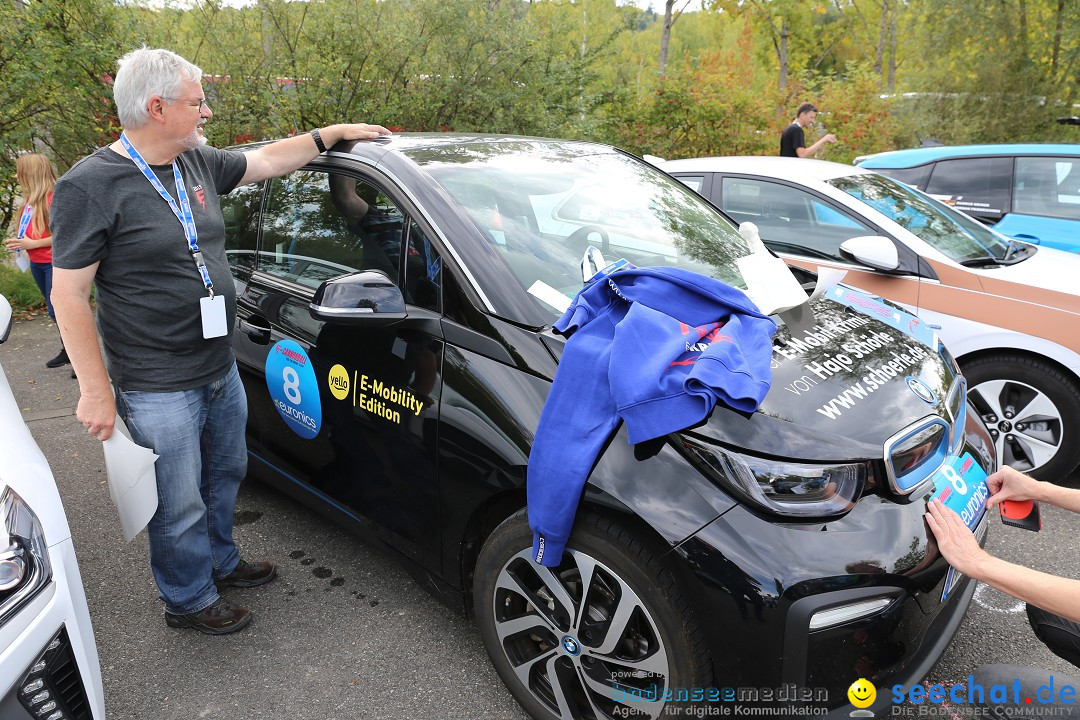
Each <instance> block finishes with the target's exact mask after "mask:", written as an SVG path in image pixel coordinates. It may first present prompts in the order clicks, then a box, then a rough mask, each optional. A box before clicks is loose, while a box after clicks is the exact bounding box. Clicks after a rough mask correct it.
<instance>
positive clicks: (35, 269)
mask: <svg viewBox="0 0 1080 720" xmlns="http://www.w3.org/2000/svg"><path fill="white" fill-rule="evenodd" d="M30 274H31V275H33V276H34V282H35V283H37V286H38V290H40V291H41V294H42V295H44V296H45V307H46V309H48V311H49V317H51V318H52V321H53V322H56V314H55V313H53V309H52V263H39V262H34V261H33V260H31V261H30Z"/></svg>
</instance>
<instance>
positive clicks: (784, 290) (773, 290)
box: [735, 222, 807, 315]
mask: <svg viewBox="0 0 1080 720" xmlns="http://www.w3.org/2000/svg"><path fill="white" fill-rule="evenodd" d="M739 234H740V235H742V237H743V239H744V240H745V241H746V244H747V245H748V246H749V247H750V254H749V255H747V256H746V257H741V258H738V259H737V260H736V261H735V263H736V264H737V265H738V266H739V272H740V273H741V274H742V276H743V280H745V281H746V294H747V295H748V296H749V297H750V299H751V300H753V301H754V304H755V305H757V306H758V309H759V310H761V312H763V313H764V314H766V315H772V314H773V313H778V312H782V311H784V310H787V309H789V308H793V307H795V306H796V305H801V304H803V303H804V302H806V301H807V295H806V291H805V290H803V289H802V285H800V284H799V281H798V280H796V279H795V276H794V275H792V274H791V270H790V269H789V268H788V266H787V264H785V263H784V261H783V260H781V259H780V258H778V257H774V256H773V255H772V253H770V252H769V251H768V249H766V247H765V243H763V242H761V236H760V235H758V229H757V225H755V224H754V223H752V222H744V223H743V224H742V225H740V226H739Z"/></svg>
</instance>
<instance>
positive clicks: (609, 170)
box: [408, 141, 749, 317]
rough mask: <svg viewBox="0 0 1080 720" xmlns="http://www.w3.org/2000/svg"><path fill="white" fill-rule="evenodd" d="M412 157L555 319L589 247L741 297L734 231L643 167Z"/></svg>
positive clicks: (740, 245) (547, 158) (569, 153)
mask: <svg viewBox="0 0 1080 720" xmlns="http://www.w3.org/2000/svg"><path fill="white" fill-rule="evenodd" d="M408 154H409V156H410V157H412V158H413V160H415V161H416V162H418V163H419V164H420V165H422V166H423V168H424V170H426V171H427V172H428V173H429V174H430V175H431V176H432V177H433V178H434V179H435V181H436V182H438V183H439V185H441V186H442V187H443V188H444V189H445V190H446V191H447V193H449V194H450V195H451V196H452V197H453V198H454V200H455V201H457V202H458V204H460V205H461V206H462V207H463V208H464V209H465V211H466V212H467V213H468V215H469V216H470V217H471V218H472V220H473V222H474V223H475V225H476V226H477V228H479V230H480V231H481V233H482V234H483V236H484V238H485V239H486V240H487V241H488V242H489V243H491V245H492V246H493V247H494V248H495V250H496V251H497V253H498V254H499V255H500V257H502V259H503V261H504V262H505V263H506V265H507V267H509V268H510V270H511V272H512V273H513V274H514V275H515V276H516V277H517V279H518V281H520V282H521V285H522V286H523V287H524V288H525V289H526V290H527V291H528V292H529V294H530V295H531V296H532V297H533V298H535V299H536V301H537V303H538V304H539V306H540V307H543V308H544V309H545V310H546V311H548V312H549V313H551V314H552V315H553V316H555V317H557V316H558V315H560V314H561V313H562V311H563V310H564V309H565V307H566V305H568V304H569V302H570V300H571V299H572V298H573V297H574V296H575V295H576V294H577V292H578V291H579V290H580V289H581V287H582V285H583V282H582V279H581V261H582V257H583V255H584V254H585V251H586V249H587V248H588V247H589V246H590V245H591V246H593V247H595V248H597V249H598V250H600V251H601V252H602V253H603V256H604V260H605V261H607V262H608V263H610V262H614V261H615V260H618V259H620V258H625V259H626V260H628V261H630V262H631V263H633V264H634V265H637V266H639V267H643V266H650V265H674V266H678V267H682V268H686V269H688V270H691V271H693V272H697V273H701V274H705V275H710V276H712V277H714V278H716V279H718V280H721V281H723V282H726V283H728V284H730V285H734V286H736V287H739V288H742V289H745V287H746V285H745V283H744V282H743V279H742V277H741V276H740V275H739V272H738V268H737V267H736V266H735V262H734V261H735V259H736V258H739V257H742V256H744V255H748V254H749V250H748V249H747V246H746V243H745V242H744V241H743V239H742V238H741V237H740V236H739V234H738V232H737V231H736V230H735V228H734V227H732V225H731V224H730V223H729V222H727V221H726V220H725V219H724V218H723V217H722V216H721V215H720V214H719V213H717V212H716V210H715V209H713V208H712V207H711V206H709V205H708V204H707V203H706V202H704V201H703V200H702V199H701V198H700V197H698V196H697V195H695V194H694V193H693V192H691V191H690V190H688V189H687V188H686V187H684V186H683V185H682V184H681V183H679V182H677V181H675V180H673V179H671V178H669V177H668V176H666V175H664V174H663V173H661V172H659V171H657V170H656V169H655V168H653V167H652V166H650V165H647V164H646V163H644V162H641V161H639V160H635V159H634V158H631V157H628V156H626V155H623V154H622V153H618V152H615V151H613V150H611V149H610V148H606V147H603V146H598V145H590V144H584V143H559V142H553V141H517V142H499V143H483V144H481V143H475V144H468V143H467V144H462V145H456V146H444V147H427V148H422V149H417V150H412V151H410V152H409V153H408Z"/></svg>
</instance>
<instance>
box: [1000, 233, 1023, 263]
mask: <svg viewBox="0 0 1080 720" xmlns="http://www.w3.org/2000/svg"><path fill="white" fill-rule="evenodd" d="M1019 247H1021V245H1020V243H1019V242H1017V241H1016V240H1015V239H1014V238H1010V239H1009V247H1007V248H1005V257H1003V258H1001V262H1008V261H1009V258H1010V257H1012V254H1013V251H1014V250H1016V249H1017V248H1019Z"/></svg>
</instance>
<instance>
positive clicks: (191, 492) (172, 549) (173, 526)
mask: <svg viewBox="0 0 1080 720" xmlns="http://www.w3.org/2000/svg"><path fill="white" fill-rule="evenodd" d="M117 409H118V411H119V413H120V416H121V417H122V418H123V419H124V422H125V423H126V424H127V426H128V430H130V431H131V438H132V440H134V441H135V442H136V443H138V444H139V445H143V446H145V447H148V448H151V449H153V451H154V452H155V453H157V454H158V455H159V457H158V460H157V464H156V465H155V471H156V474H157V488H158V509H157V512H156V513H154V517H153V518H152V519H151V520H150V525H149V527H148V534H149V539H150V567H151V569H152V570H153V572H154V580H156V581H157V586H158V591H159V593H160V596H161V599H162V600H164V601H165V609H166V610H167V611H168V612H171V613H176V614H186V613H193V612H198V611H199V610H202V609H203V608H206V607H209V606H210V605H212V604H213V603H214V602H215V601H216V600H217V599H218V591H217V588H216V587H215V586H214V579H215V578H220V577H223V576H225V575H228V574H229V573H230V572H232V571H233V570H235V569H236V564H237V563H238V562H239V560H240V555H239V553H238V552H237V550H236V544H235V543H234V542H233V510H234V508H235V507H236V494H237V492H238V491H239V489H240V481H241V480H243V479H244V475H245V474H246V473H247V443H246V442H245V439H244V431H245V427H246V425H247V398H246V397H245V395H244V387H243V385H242V384H241V382H240V374H239V373H238V372H237V371H236V364H235V363H234V364H233V365H232V367H231V368H230V369H229V372H228V373H226V374H225V376H224V377H222V378H221V379H219V380H215V381H214V382H212V383H210V384H208V385H204V386H202V387H198V388H194V389H192V390H182V391H180V392H143V391H118V392H117Z"/></svg>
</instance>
